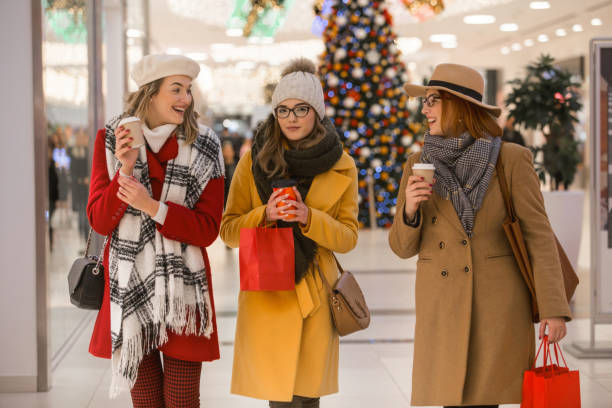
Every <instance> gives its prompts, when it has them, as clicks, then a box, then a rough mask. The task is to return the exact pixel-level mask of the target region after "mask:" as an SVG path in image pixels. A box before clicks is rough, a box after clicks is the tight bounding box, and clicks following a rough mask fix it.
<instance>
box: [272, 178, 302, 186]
mask: <svg viewBox="0 0 612 408" xmlns="http://www.w3.org/2000/svg"><path fill="white" fill-rule="evenodd" d="M271 185H272V188H285V187H293V186H295V185H297V183H296V182H295V180H293V179H278V180H274V181H273V182H272V183H271Z"/></svg>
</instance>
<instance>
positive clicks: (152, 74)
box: [131, 54, 200, 88]
mask: <svg viewBox="0 0 612 408" xmlns="http://www.w3.org/2000/svg"><path fill="white" fill-rule="evenodd" d="M199 73H200V65H199V64H198V63H197V62H195V61H194V60H192V59H191V58H188V57H185V56H183V55H168V54H151V55H146V56H144V57H143V58H142V59H141V60H140V61H138V62H137V63H136V65H134V68H133V69H132V73H131V74H132V79H133V80H134V82H136V84H137V85H138V87H139V88H140V87H141V86H143V85H146V84H148V83H149V82H153V81H155V80H157V79H160V78H165V77H169V76H172V75H185V76H188V77H189V78H191V79H195V78H196V77H197V76H198V74H199Z"/></svg>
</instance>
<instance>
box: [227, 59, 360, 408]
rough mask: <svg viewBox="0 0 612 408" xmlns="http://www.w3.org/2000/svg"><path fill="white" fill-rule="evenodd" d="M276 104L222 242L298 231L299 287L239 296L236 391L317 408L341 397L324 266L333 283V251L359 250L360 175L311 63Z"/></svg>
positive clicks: (237, 188) (296, 66)
mask: <svg viewBox="0 0 612 408" xmlns="http://www.w3.org/2000/svg"><path fill="white" fill-rule="evenodd" d="M272 104H273V107H274V114H273V115H270V117H269V118H268V120H267V121H266V122H264V123H263V124H262V125H261V126H260V127H259V128H258V129H257V131H256V133H255V136H254V144H253V148H252V150H251V152H250V153H248V154H245V155H244V156H243V157H242V158H241V159H240V161H239V163H238V165H237V168H236V170H235V173H234V178H233V179H232V184H231V187H230V192H229V197H228V200H227V206H226V210H225V214H224V215H223V219H222V221H221V232H220V235H221V238H222V239H223V241H224V242H225V243H226V244H227V245H228V246H230V247H233V248H235V247H238V245H239V243H240V230H241V229H242V228H254V227H257V226H259V225H262V224H264V223H270V222H277V224H278V225H279V226H290V227H292V228H293V236H294V243H295V248H296V249H295V275H296V276H295V278H296V285H295V290H289V291H241V292H240V294H239V297H238V320H237V325H236V341H235V348H234V367H233V371H232V386H231V392H232V393H234V394H240V395H245V396H248V397H253V398H259V399H265V400H270V407H318V406H319V397H321V396H323V395H327V394H331V393H335V392H337V391H338V342H339V341H338V334H337V333H336V331H335V328H334V326H333V322H332V318H331V314H330V310H329V303H328V300H327V292H326V287H325V286H324V285H323V282H322V281H321V278H320V276H319V273H318V270H317V269H316V268H317V265H318V266H319V267H320V268H321V271H322V273H323V274H324V275H325V277H326V278H327V280H328V281H329V282H330V283H332V284H333V283H334V282H335V281H336V278H337V276H338V270H337V267H336V263H335V261H334V259H333V256H332V251H335V252H341V253H344V252H348V251H350V250H351V249H353V248H354V247H355V245H356V244H357V228H358V223H357V170H356V167H355V163H354V161H353V159H352V158H351V157H350V156H348V155H347V154H346V153H344V151H343V148H342V144H341V143H340V139H339V137H338V135H337V133H336V131H335V129H334V127H333V126H332V124H331V122H330V121H329V119H327V118H325V105H324V100H323V90H322V88H321V84H320V82H319V79H318V78H317V77H316V76H315V67H314V64H313V63H312V62H310V61H308V60H305V59H300V60H296V61H294V62H293V63H292V64H290V65H289V67H287V68H286V69H285V70H284V72H283V76H282V78H281V80H280V82H279V84H278V85H277V87H276V89H275V91H274V94H273V98H272ZM286 178H291V179H294V180H296V181H297V188H295V192H296V197H297V199H296V201H291V200H289V199H288V197H287V196H286V195H283V194H282V193H281V192H280V191H282V190H279V192H273V190H272V186H271V184H272V182H273V181H275V180H277V179H286ZM302 198H303V200H302ZM281 201H285V202H286V205H284V206H283V205H281V206H280V207H278V208H277V205H279V203H280V202H281Z"/></svg>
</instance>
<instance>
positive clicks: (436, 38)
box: [429, 34, 457, 43]
mask: <svg viewBox="0 0 612 408" xmlns="http://www.w3.org/2000/svg"><path fill="white" fill-rule="evenodd" d="M429 41H431V42H434V43H442V42H449V41H455V42H457V36H456V35H455V34H432V35H430V36H429Z"/></svg>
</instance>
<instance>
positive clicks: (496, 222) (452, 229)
mask: <svg viewBox="0 0 612 408" xmlns="http://www.w3.org/2000/svg"><path fill="white" fill-rule="evenodd" d="M501 160H502V164H503V165H504V172H505V173H506V174H505V176H506V180H507V182H508V188H509V189H510V190H511V195H512V198H513V203H514V206H515V209H516V213H517V215H518V217H519V219H520V220H521V227H522V230H523V234H524V237H525V241H526V243H527V249H528V251H529V256H530V258H531V263H532V265H533V271H534V275H535V289H536V294H537V301H538V306H539V309H540V315H541V317H542V318H550V317H565V318H566V319H567V320H569V318H570V310H569V306H568V304H567V301H566V299H565V290H564V287H563V278H562V276H561V266H560V263H559V256H558V253H557V250H556V247H555V240H554V238H553V232H552V229H551V227H550V223H549V222H548V218H547V216H546V212H545V209H544V201H543V198H542V194H541V192H540V184H539V181H538V178H537V176H536V173H535V171H534V168H533V161H532V155H531V152H530V151H529V150H528V149H526V148H524V147H521V146H518V145H516V144H512V143H504V144H503V146H502V149H501ZM419 161H420V154H415V155H412V156H411V157H409V158H408V160H407V163H406V167H405V168H404V174H403V177H402V181H401V184H400V190H399V194H398V204H397V214H396V216H395V219H394V221H393V226H392V227H391V230H390V232H389V243H390V245H391V249H392V250H393V252H395V253H396V254H397V255H398V256H400V257H401V258H409V257H412V256H414V255H417V254H418V256H419V258H418V261H417V275H416V289H415V292H416V326H415V344H414V361H413V371H412V405H496V404H518V403H520V402H521V388H522V379H523V372H524V371H525V370H527V369H528V368H529V366H530V363H531V362H532V359H533V357H534V347H535V344H534V338H535V334H534V325H533V323H532V322H531V314H530V303H529V294H528V291H527V288H526V286H525V284H524V282H523V280H522V278H521V275H520V272H519V270H518V267H517V266H516V263H515V260H514V257H513V255H512V251H511V249H510V246H509V244H508V242H507V240H506V236H505V235H504V232H503V229H502V222H503V221H504V218H505V217H506V209H505V207H504V202H503V199H502V195H501V190H500V187H499V179H498V174H497V172H495V173H494V174H493V177H492V178H491V181H490V183H489V187H488V189H487V192H486V195H485V197H484V201H483V203H482V207H481V208H480V210H478V212H477V213H476V219H475V224H474V230H473V231H474V233H473V238H472V239H470V238H468V236H467V234H466V233H465V231H464V230H463V227H462V226H461V222H460V221H459V217H458V216H457V212H456V211H455V209H454V208H453V205H452V203H451V202H450V201H449V200H444V199H442V198H441V197H440V196H438V195H437V194H435V193H434V194H433V196H432V197H431V198H430V200H429V201H426V202H425V203H424V204H423V205H421V209H420V214H421V223H420V225H419V226H418V227H417V228H413V227H410V226H408V225H406V224H405V223H404V220H403V217H402V215H403V211H404V203H405V195H404V191H405V188H406V184H407V180H408V177H409V176H410V175H411V174H412V170H411V168H412V164H413V163H415V162H419Z"/></svg>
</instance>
